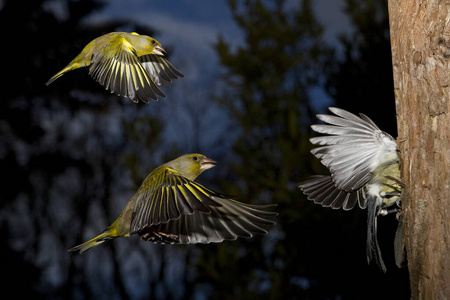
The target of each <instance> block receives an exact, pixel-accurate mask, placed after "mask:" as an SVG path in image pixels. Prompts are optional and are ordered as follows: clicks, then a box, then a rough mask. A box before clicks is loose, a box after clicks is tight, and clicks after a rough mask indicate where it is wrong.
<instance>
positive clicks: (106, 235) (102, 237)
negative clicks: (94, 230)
mask: <svg viewBox="0 0 450 300" xmlns="http://www.w3.org/2000/svg"><path fill="white" fill-rule="evenodd" d="M113 238H114V236H112V235H111V234H110V232H109V231H108V230H105V231H104V232H103V233H101V234H99V235H98V236H96V237H95V238H93V239H91V240H89V241H87V242H84V243H83V244H80V245H78V246H75V247H73V248H70V249H69V250H68V251H80V254H83V253H84V252H86V251H88V250H89V249H91V248H94V247H96V246H98V245H100V244H102V243H103V242H105V241H107V240H110V239H113Z"/></svg>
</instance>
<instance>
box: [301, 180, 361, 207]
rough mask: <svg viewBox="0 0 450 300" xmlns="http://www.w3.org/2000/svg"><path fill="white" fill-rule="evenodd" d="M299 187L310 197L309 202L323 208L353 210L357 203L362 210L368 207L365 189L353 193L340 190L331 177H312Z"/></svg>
mask: <svg viewBox="0 0 450 300" xmlns="http://www.w3.org/2000/svg"><path fill="white" fill-rule="evenodd" d="M298 187H299V188H300V189H301V190H302V192H303V193H305V195H307V196H308V200H311V201H313V202H314V203H316V204H320V205H322V206H323V207H331V208H333V209H339V208H341V207H342V208H343V209H344V210H351V209H352V208H353V207H355V205H356V203H358V204H359V207H360V208H362V209H365V208H366V207H367V199H366V193H365V192H364V190H363V189H359V190H356V191H353V192H346V191H344V190H340V189H338V188H337V187H336V186H335V185H334V182H333V180H332V179H331V177H330V176H324V175H316V176H312V177H311V178H310V179H309V180H306V181H303V182H301V183H299V185H298Z"/></svg>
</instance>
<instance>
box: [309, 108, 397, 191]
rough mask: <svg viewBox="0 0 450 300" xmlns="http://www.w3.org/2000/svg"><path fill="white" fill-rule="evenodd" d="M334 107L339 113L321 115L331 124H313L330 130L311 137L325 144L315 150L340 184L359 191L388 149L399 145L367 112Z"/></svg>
mask: <svg viewBox="0 0 450 300" xmlns="http://www.w3.org/2000/svg"><path fill="white" fill-rule="evenodd" d="M330 110H331V111H332V112H333V113H334V114H335V115H336V116H331V115H318V116H317V117H318V118H319V119H320V120H322V121H323V122H325V123H327V124H318V125H312V126H311V127H312V129H313V130H314V131H316V132H319V133H324V134H328V135H326V136H320V137H314V138H312V139H311V143H313V144H315V145H321V146H322V147H318V148H315V149H313V150H312V151H311V152H312V153H313V154H314V155H315V156H316V157H317V158H319V159H320V160H321V161H322V164H324V165H325V166H326V167H327V168H328V169H329V170H330V172H331V177H332V179H333V181H334V183H335V185H336V187H337V188H339V189H340V190H345V191H347V192H351V191H355V190H357V189H359V188H361V187H362V186H363V185H365V184H366V183H367V182H368V181H369V180H370V179H371V178H372V172H373V171H374V170H375V169H376V168H377V167H378V166H379V165H380V164H381V163H382V160H383V159H384V157H386V153H387V152H389V151H396V149H397V145H396V143H395V140H394V139H393V138H392V137H391V136H390V135H389V134H387V133H385V132H383V131H381V130H380V129H379V128H378V127H377V126H376V125H375V123H373V122H372V120H370V119H369V118H368V117H367V116H365V115H363V114H361V117H358V116H356V115H354V114H351V113H349V112H347V111H345V110H342V109H339V108H334V107H331V108H330Z"/></svg>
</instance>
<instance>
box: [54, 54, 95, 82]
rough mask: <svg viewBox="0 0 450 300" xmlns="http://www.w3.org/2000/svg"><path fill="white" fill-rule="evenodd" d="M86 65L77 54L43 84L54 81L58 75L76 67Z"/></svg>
mask: <svg viewBox="0 0 450 300" xmlns="http://www.w3.org/2000/svg"><path fill="white" fill-rule="evenodd" d="M87 65H88V63H86V62H84V60H83V57H81V56H80V55H78V56H77V57H75V58H74V59H73V60H72V61H71V62H70V63H69V64H68V65H67V66H66V67H65V68H64V69H62V70H61V71H59V72H58V73H56V74H55V75H53V77H52V78H50V79H49V80H48V81H47V82H46V83H45V84H46V85H50V84H51V83H52V82H53V81H55V80H56V79H58V78H59V77H61V76H63V75H64V74H65V73H67V72H69V71H72V70H75V69H78V68H82V67H85V66H87Z"/></svg>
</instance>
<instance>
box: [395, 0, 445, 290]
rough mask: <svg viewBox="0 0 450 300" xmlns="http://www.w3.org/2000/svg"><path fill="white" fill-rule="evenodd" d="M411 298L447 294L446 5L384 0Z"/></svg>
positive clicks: (442, 3) (443, 2)
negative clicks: (385, 3) (388, 28)
mask: <svg viewBox="0 0 450 300" xmlns="http://www.w3.org/2000/svg"><path fill="white" fill-rule="evenodd" d="M389 23H390V31H391V48H392V63H393V72H394V89H395V101H396V109H397V121H398V133H399V137H398V144H399V148H400V151H401V153H400V156H401V157H402V161H403V164H402V176H403V177H402V180H403V182H404V183H405V184H406V186H407V193H405V195H404V198H403V200H402V201H403V203H402V208H403V222H404V245H405V248H406V255H407V261H408V269H409V274H410V285H411V297H412V299H450V178H449V175H450V171H449V170H450V2H449V1H448V0H446V1H438V0H431V1H411V0H390V1H389Z"/></svg>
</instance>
